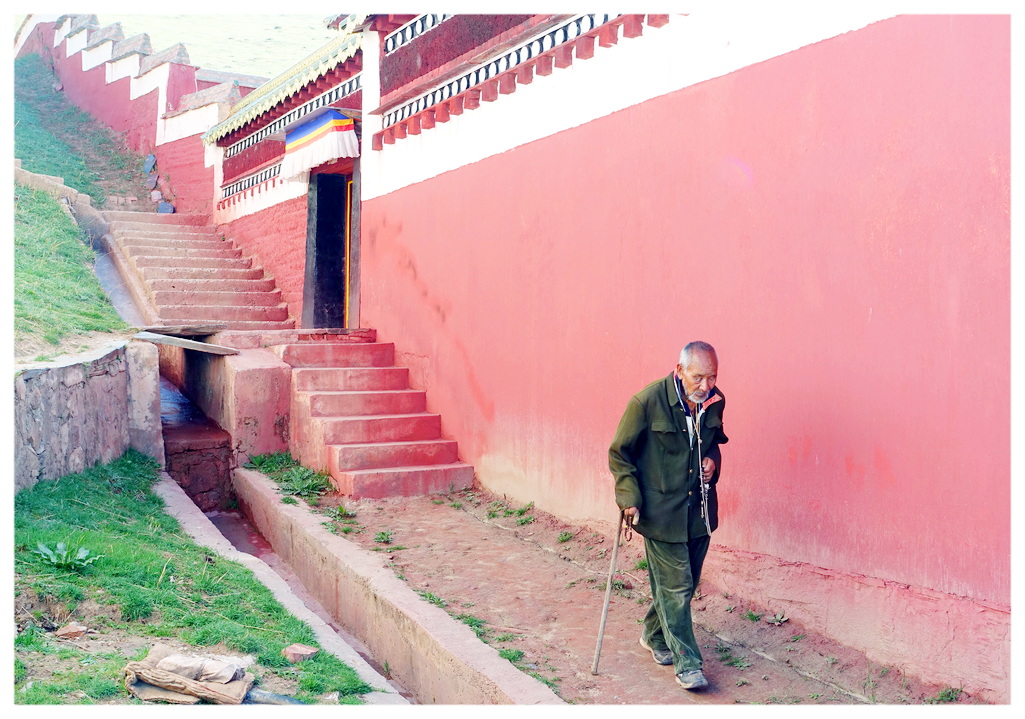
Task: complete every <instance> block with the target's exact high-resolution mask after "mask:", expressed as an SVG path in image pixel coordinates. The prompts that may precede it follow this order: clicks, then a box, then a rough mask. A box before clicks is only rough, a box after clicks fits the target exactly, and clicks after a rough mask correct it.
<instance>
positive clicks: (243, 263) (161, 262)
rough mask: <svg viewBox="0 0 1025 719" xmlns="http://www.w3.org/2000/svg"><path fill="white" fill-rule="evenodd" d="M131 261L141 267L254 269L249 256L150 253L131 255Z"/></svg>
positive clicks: (220, 269) (219, 269)
mask: <svg viewBox="0 0 1025 719" xmlns="http://www.w3.org/2000/svg"><path fill="white" fill-rule="evenodd" d="M130 261H131V262H132V263H133V264H134V265H135V266H136V267H139V268H143V267H166V268H167V269H174V270H189V269H194V270H200V269H211V270H218V271H222V270H248V269H252V265H253V263H252V261H251V260H250V259H248V258H241V259H236V260H227V259H218V258H214V259H207V258H204V257H182V258H172V257H152V256H149V255H146V256H139V257H131V258H130Z"/></svg>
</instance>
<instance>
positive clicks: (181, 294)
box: [151, 289, 281, 307]
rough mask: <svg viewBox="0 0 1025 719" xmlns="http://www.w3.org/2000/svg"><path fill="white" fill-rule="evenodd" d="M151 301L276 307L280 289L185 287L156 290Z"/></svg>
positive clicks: (217, 305) (163, 304) (168, 304)
mask: <svg viewBox="0 0 1025 719" xmlns="http://www.w3.org/2000/svg"><path fill="white" fill-rule="evenodd" d="M151 296H152V297H153V303H154V304H156V305H160V306H163V307H167V306H171V305H189V306H196V305H210V306H216V307H276V306H278V305H280V304H281V291H280V290H273V291H271V292H203V291H200V292H193V291H191V290H187V289H178V290H177V291H175V290H170V291H166V290H165V291H157V292H153V293H152V294H151Z"/></svg>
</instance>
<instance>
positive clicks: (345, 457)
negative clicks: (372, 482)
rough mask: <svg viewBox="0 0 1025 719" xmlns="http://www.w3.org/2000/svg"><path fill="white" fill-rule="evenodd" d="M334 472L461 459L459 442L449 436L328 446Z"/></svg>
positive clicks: (424, 464)
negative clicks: (417, 440) (446, 437)
mask: <svg viewBox="0 0 1025 719" xmlns="http://www.w3.org/2000/svg"><path fill="white" fill-rule="evenodd" d="M327 449H328V468H329V470H330V471H329V473H330V474H332V475H336V474H339V473H341V472H351V471H353V470H360V469H381V468H385V467H406V466H427V465H436V464H454V463H458V462H459V445H458V443H457V442H454V441H452V440H448V439H433V440H423V441H419V442H373V443H368V444H333V445H329V446H328V448H327Z"/></svg>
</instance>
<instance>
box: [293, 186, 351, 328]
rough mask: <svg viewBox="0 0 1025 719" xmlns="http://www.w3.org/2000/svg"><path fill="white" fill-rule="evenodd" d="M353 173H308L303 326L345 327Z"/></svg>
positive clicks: (346, 319)
mask: <svg viewBox="0 0 1025 719" xmlns="http://www.w3.org/2000/svg"><path fill="white" fill-rule="evenodd" d="M352 180H353V176H352V175H341V174H318V175H311V176H310V190H309V197H308V200H307V221H306V275H305V278H304V281H303V312H302V326H303V327H324V328H327V327H330V328H343V327H347V326H348V325H347V321H348V309H349V308H348V302H347V295H348V290H349V276H350V274H351V272H352V268H351V267H350V266H349V265H350V262H349V255H350V248H351V245H352V241H353V237H352V228H353V224H354V223H353V212H352V209H353V207H352V204H353V182H352Z"/></svg>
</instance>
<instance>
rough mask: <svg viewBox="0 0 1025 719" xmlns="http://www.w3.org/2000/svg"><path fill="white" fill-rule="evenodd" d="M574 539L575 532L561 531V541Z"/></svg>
mask: <svg viewBox="0 0 1025 719" xmlns="http://www.w3.org/2000/svg"><path fill="white" fill-rule="evenodd" d="M571 539H573V532H559V542H568V541H569V540H571Z"/></svg>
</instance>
